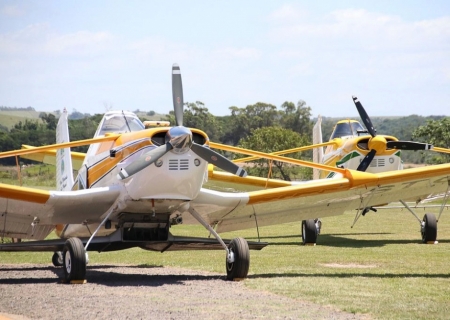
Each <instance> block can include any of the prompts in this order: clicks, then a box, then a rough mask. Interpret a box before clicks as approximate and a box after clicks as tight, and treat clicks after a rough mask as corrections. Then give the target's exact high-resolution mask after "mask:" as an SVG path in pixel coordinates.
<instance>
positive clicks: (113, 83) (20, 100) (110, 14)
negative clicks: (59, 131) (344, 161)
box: [0, 0, 450, 117]
mask: <svg viewBox="0 0 450 320" xmlns="http://www.w3.org/2000/svg"><path fill="white" fill-rule="evenodd" d="M173 63H178V64H179V65H180V68H181V72H182V79H183V88H184V100H185V102H195V101H201V102H203V103H204V104H205V106H206V107H207V108H208V109H209V111H210V112H211V113H212V114H214V115H217V116H221V115H229V114H230V112H229V109H228V108H229V107H231V106H237V107H240V108H244V107H246V106H247V105H250V104H255V103H257V102H265V103H271V104H273V105H275V106H277V107H280V106H281V104H282V103H283V102H285V101H292V102H294V103H297V101H299V100H304V101H305V102H306V103H307V105H309V106H310V107H311V108H312V113H313V116H317V115H319V114H320V115H322V116H329V117H353V116H357V111H356V109H355V107H354V105H353V102H352V95H356V96H357V97H358V98H359V100H360V101H361V102H362V104H363V106H364V107H365V108H366V110H367V112H368V113H369V115H371V116H407V115H411V114H418V115H423V116H427V115H450V1H441V0H435V1H429V0H428V1H419V0H412V1H393V0H391V1H382V0H381V1H380V0H379V1H331V0H330V1H291V2H285V1H234V0H230V1H170V0H169V1H153V0H148V1H32V0H29V1H21V0H16V1H9V0H3V1H1V2H0V105H3V106H9V107H28V106H32V107H34V108H35V109H36V110H38V111H54V110H62V109H63V108H67V109H68V110H69V112H73V111H74V110H77V111H79V112H82V113H91V114H94V113H103V112H105V111H106V110H107V109H119V110H120V109H124V110H136V109H140V110H144V111H150V110H153V111H156V112H158V113H168V112H169V111H170V110H172V108H173V106H172V93H171V68H172V64H173Z"/></svg>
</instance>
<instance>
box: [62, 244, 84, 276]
mask: <svg viewBox="0 0 450 320" xmlns="http://www.w3.org/2000/svg"><path fill="white" fill-rule="evenodd" d="M63 259H64V260H63V267H64V278H65V280H66V281H68V282H70V281H72V280H84V279H85V277H86V253H85V251H84V246H83V242H81V240H80V239H78V238H70V239H68V240H67V241H66V243H65V244H64V250H63Z"/></svg>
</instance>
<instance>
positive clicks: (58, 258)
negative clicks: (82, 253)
mask: <svg viewBox="0 0 450 320" xmlns="http://www.w3.org/2000/svg"><path fill="white" fill-rule="evenodd" d="M52 263H53V265H54V266H55V267H62V265H63V256H62V252H61V251H56V252H55V253H53V256H52Z"/></svg>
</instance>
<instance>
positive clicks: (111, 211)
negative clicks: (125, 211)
mask: <svg viewBox="0 0 450 320" xmlns="http://www.w3.org/2000/svg"><path fill="white" fill-rule="evenodd" d="M116 203H117V202H115V203H114V204H113V205H112V206H111V208H110V209H109V212H108V214H107V215H106V217H105V218H104V219H103V220H102V222H101V223H100V224H99V225H98V227H97V229H95V231H94V233H93V234H91V237H90V238H89V240H88V241H87V242H86V245H85V246H84V251H85V253H86V261H87V262H89V258H88V253H87V248H88V246H89V244H90V243H91V241H92V239H94V237H95V235H96V234H97V232H98V231H99V230H100V228H101V227H103V225H104V224H105V223H106V221H108V219H109V216H110V215H111V213H113V212H114V210H115V209H116V208H117V204H116Z"/></svg>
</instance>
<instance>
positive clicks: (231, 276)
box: [226, 238, 250, 280]
mask: <svg viewBox="0 0 450 320" xmlns="http://www.w3.org/2000/svg"><path fill="white" fill-rule="evenodd" d="M228 250H230V251H231V252H232V253H233V256H234V261H233V262H229V261H228V257H227V260H226V267H227V280H242V279H244V278H246V277H247V274H248V269H249V266H250V250H249V248H248V243H247V241H246V240H245V239H244V238H235V239H233V240H231V242H230V244H229V246H228Z"/></svg>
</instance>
